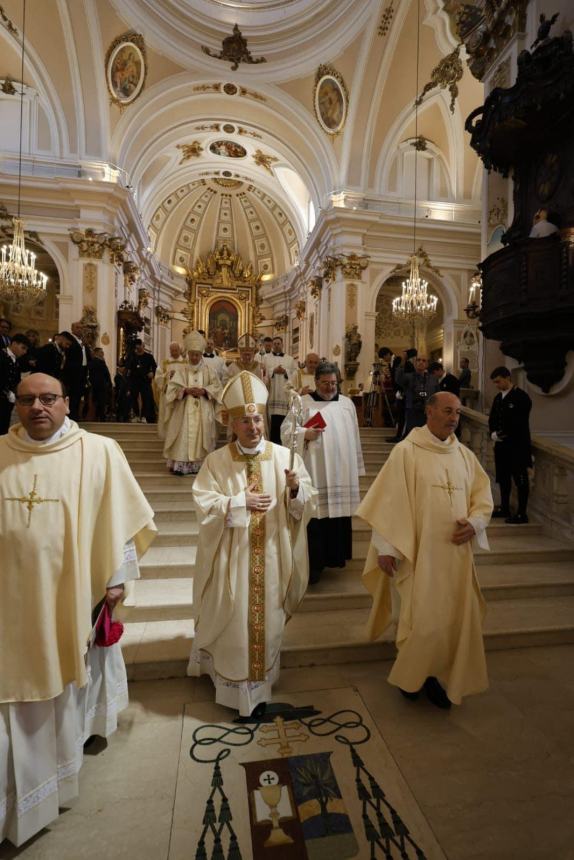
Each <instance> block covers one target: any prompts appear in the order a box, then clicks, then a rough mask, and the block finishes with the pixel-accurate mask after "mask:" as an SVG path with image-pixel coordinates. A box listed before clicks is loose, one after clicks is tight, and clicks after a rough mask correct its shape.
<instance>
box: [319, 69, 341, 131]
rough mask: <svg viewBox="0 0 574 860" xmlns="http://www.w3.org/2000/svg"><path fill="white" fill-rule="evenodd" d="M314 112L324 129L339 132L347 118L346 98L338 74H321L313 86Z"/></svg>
mask: <svg viewBox="0 0 574 860" xmlns="http://www.w3.org/2000/svg"><path fill="white" fill-rule="evenodd" d="M314 104H315V114H316V116H317V119H318V120H319V123H320V125H321V127H322V128H323V130H324V131H326V132H327V133H328V134H339V132H341V131H342V130H343V127H344V125H345V120H346V118H347V107H348V98H347V91H346V88H345V85H344V83H343V81H342V78H340V76H339V75H337V76H335V74H334V73H326V74H322V75H321V76H320V77H319V78H318V80H317V84H316V86H315V98H314Z"/></svg>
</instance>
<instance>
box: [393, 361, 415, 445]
mask: <svg viewBox="0 0 574 860" xmlns="http://www.w3.org/2000/svg"><path fill="white" fill-rule="evenodd" d="M417 355H418V353H417V350H416V349H415V348H414V347H412V349H405V350H404V352H402V353H401V355H400V356H399V355H396V356H395V358H394V360H393V363H392V372H393V382H394V384H395V407H396V412H397V433H396V436H392V437H391V439H390V440H389V441H390V442H400V441H401V439H402V438H403V430H404V427H405V411H406V410H405V407H406V397H405V391H404V389H403V386H402V385H400V384H399V382H398V380H397V373H398V372H399V371H401V372H402V373H414V372H415V366H414V364H413V361H414V359H415V358H416V357H417Z"/></svg>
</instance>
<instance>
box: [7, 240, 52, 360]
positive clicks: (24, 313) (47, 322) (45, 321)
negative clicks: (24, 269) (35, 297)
mask: <svg viewBox="0 0 574 860" xmlns="http://www.w3.org/2000/svg"><path fill="white" fill-rule="evenodd" d="M0 240H3V241H5V242H11V241H12V235H11V233H8V232H4V231H3V235H0ZM26 249H27V250H29V251H32V252H33V253H34V254H36V269H38V271H40V272H43V273H44V274H45V275H47V276H48V282H47V285H46V294H45V296H44V297H43V298H42V299H40V301H38V302H35V303H33V304H29V303H26V302H22V301H8V300H5V299H3V298H2V297H1V296H0V309H1V314H2V316H4V317H6V318H7V319H9V320H10V322H11V324H12V329H11V332H12V334H15V333H16V332H21V333H24V332H26V331H29V330H30V329H35V330H36V331H37V332H38V333H39V343H40V345H43V344H45V343H48V341H49V340H50V339H51V338H52V337H53V336H54V334H56V333H57V332H58V331H59V330H60V327H59V319H58V317H59V301H60V274H59V271H58V267H57V266H56V263H55V261H54V260H53V258H52V257H51V256H50V254H49V253H48V251H47V250H46V249H45V248H44V246H43V245H41V244H40V242H39V241H37V240H35V239H34V240H32V239H29V238H28V236H26Z"/></svg>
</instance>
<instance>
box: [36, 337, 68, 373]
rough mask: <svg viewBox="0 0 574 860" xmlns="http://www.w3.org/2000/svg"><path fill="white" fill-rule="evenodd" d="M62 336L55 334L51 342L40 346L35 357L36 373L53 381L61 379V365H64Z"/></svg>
mask: <svg viewBox="0 0 574 860" xmlns="http://www.w3.org/2000/svg"><path fill="white" fill-rule="evenodd" d="M63 339H64V335H63V334H55V335H54V337H53V338H52V340H51V341H50V342H49V343H47V344H45V345H44V346H41V347H40V349H39V350H38V353H37V355H36V367H35V368H34V371H35V372H36V373H46V374H47V375H48V376H53V377H54V379H61V378H62V365H63V363H64V355H65V352H64V349H63V348H62V341H63Z"/></svg>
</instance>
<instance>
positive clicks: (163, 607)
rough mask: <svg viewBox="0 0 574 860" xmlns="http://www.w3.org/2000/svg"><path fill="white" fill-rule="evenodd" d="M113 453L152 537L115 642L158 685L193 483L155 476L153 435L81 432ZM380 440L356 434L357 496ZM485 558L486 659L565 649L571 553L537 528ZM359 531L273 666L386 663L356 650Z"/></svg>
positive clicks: (363, 614)
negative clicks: (146, 512)
mask: <svg viewBox="0 0 574 860" xmlns="http://www.w3.org/2000/svg"><path fill="white" fill-rule="evenodd" d="M84 426H85V427H86V429H89V430H91V431H93V432H99V433H104V434H105V435H109V436H112V437H113V438H115V439H116V440H117V441H118V443H119V444H120V445H121V447H122V449H123V450H124V453H125V454H126V457H127V459H128V461H129V463H130V465H131V467H132V469H133V471H134V474H135V476H136V478H137V480H138V482H139V483H140V486H141V487H142V489H143V491H144V492H145V494H146V497H147V498H148V500H149V502H150V504H151V506H152V507H153V509H154V511H155V513H156V518H155V519H156V523H157V526H158V529H159V533H158V536H157V538H156V540H155V542H154V544H153V545H152V546H151V548H150V549H149V550H148V552H147V553H146V555H145V556H144V558H143V559H142V561H141V566H140V569H141V579H140V580H139V581H137V582H136V583H134V586H133V589H132V593H131V594H130V596H129V597H128V599H127V600H126V605H125V607H124V610H123V617H124V620H125V622H126V630H125V633H124V638H123V640H122V642H123V643H124V646H123V647H124V654H125V658H126V663H127V665H128V671H129V673H130V676H131V677H132V678H138V679H140V678H142V679H143V678H166V677H173V676H178V675H183V674H184V673H185V666H186V662H187V657H188V655H189V650H190V647H191V640H192V637H193V570H194V563H195V553H196V547H197V539H198V531H199V527H198V522H197V519H196V515H195V510H194V505H193V500H192V495H191V487H192V485H193V480H194V478H193V477H192V476H188V477H185V478H179V477H174V476H172V475H170V474H169V473H168V472H167V471H166V468H165V461H164V460H163V458H162V456H161V451H162V442H161V441H160V440H159V439H158V438H157V434H156V428H155V426H153V425H142V424H88V425H84ZM387 434H388V431H385V430H383V429H378V428H364V429H362V430H361V441H362V445H363V454H364V458H365V467H366V471H367V475H366V476H365V477H364V478H362V479H361V491H362V493H363V494H364V493H365V492H366V490H367V489H368V487H369V486H370V484H371V482H372V480H373V478H374V477H375V476H376V474H377V473H378V471H379V469H380V467H381V466H382V464H383V463H384V461H385V459H386V457H387V456H388V454H389V452H390V451H391V450H392V445H391V444H390V443H389V442H388V441H387V438H386V436H387ZM488 535H489V540H490V545H491V552H490V553H488V552H483V551H479V552H478V554H477V556H476V561H477V570H478V576H479V580H480V583H481V587H482V589H483V593H484V596H485V598H486V600H487V601H488V604H489V606H488V614H487V617H486V622H485V641H486V647H487V648H488V649H504V648H517V647H525V646H529V645H530V646H535V645H543V644H544V645H549V644H560V643H567V642H574V545H572V544H567V543H564V542H562V541H560V540H557V539H555V538H552V537H549V536H547V535H545V534H544V533H543V530H542V527H541V526H540V525H539V524H537V523H530V524H529V525H527V526H509V525H506V524H505V523H499V522H497V521H494V522H493V524H492V525H491V526H490V527H489V529H488ZM369 537H370V532H369V529H368V527H367V526H366V524H365V523H364V522H363V521H362V520H360V519H358V518H354V519H353V560H352V561H351V562H349V564H348V565H347V567H346V568H344V569H343V570H327V571H325V573H324V575H323V578H322V580H321V582H320V583H319V584H318V585H316V586H313V587H311V588H310V589H309V591H308V593H307V594H306V596H305V598H304V600H303V602H302V604H301V606H300V608H299V611H298V612H297V614H296V615H295V616H294V617H293V618H292V619H291V621H290V623H289V624H288V625H287V627H286V632H285V637H284V643H283V649H282V655H281V661H282V665H284V666H290V667H297V666H312V665H320V664H326V663H347V662H355V661H359V660H374V659H384V658H390V657H392V655H393V645H392V642H391V634H389V638H388V639H387V640H383V641H379V642H376V643H369V642H366V641H365V623H366V619H367V616H368V611H369V604H370V598H369V596H368V594H367V593H366V592H365V590H364V589H363V587H362V585H361V581H360V573H361V571H362V568H363V564H364V559H365V557H366V553H367V549H368V545H369Z"/></svg>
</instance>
